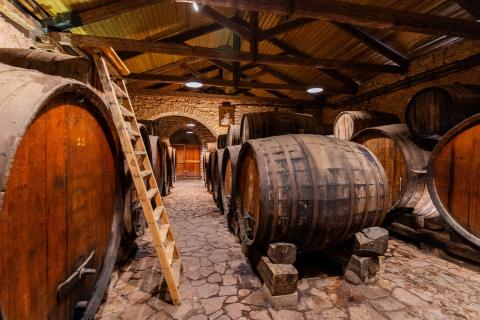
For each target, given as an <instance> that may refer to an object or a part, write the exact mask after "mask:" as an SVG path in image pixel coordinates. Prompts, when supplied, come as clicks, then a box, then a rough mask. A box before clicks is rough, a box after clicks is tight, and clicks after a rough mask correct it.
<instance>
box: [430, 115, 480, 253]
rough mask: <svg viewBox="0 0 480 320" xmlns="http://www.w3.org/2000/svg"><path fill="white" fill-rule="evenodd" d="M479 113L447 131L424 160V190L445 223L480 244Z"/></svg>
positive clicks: (474, 242)
mask: <svg viewBox="0 0 480 320" xmlns="http://www.w3.org/2000/svg"><path fill="white" fill-rule="evenodd" d="M479 181H480V115H475V116H473V117H471V118H469V119H467V120H465V121H463V122H462V123H460V124H459V125H457V126H455V127H454V128H453V129H452V130H450V131H448V132H447V133H446V134H445V135H444V136H443V137H442V139H441V140H440V141H439V143H438V144H437V146H436V147H435V149H434V150H433V152H432V156H431V158H430V161H429V163H428V189H429V191H430V195H431V196H432V200H433V203H434V204H435V206H436V207H437V209H438V211H439V212H440V214H441V215H442V217H443V218H445V220H446V221H447V222H448V224H449V225H450V226H451V227H452V228H453V229H455V230H456V231H457V232H458V233H460V234H461V235H462V236H463V237H465V238H466V239H467V240H469V241H471V242H472V243H473V244H475V245H477V246H480V197H479V195H480V183H479Z"/></svg>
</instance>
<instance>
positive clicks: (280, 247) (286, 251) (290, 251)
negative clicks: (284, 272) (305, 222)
mask: <svg viewBox="0 0 480 320" xmlns="http://www.w3.org/2000/svg"><path fill="white" fill-rule="evenodd" d="M267 255H268V257H269V258H270V261H272V262H273V263H283V264H293V263H294V262H295V260H296V258H297V246H296V245H294V244H291V243H287V242H275V243H271V244H270V245H269V246H268V251H267Z"/></svg>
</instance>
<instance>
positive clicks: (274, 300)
mask: <svg viewBox="0 0 480 320" xmlns="http://www.w3.org/2000/svg"><path fill="white" fill-rule="evenodd" d="M262 288H263V294H264V296H265V300H267V302H268V304H269V305H271V306H272V307H274V308H279V307H287V306H296V305H297V303H298V292H297V291H295V292H294V293H290V294H282V295H279V296H273V295H272V294H271V293H270V290H269V289H268V288H267V286H266V285H265V284H263V287H262Z"/></svg>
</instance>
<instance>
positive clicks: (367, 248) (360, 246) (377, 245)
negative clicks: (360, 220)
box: [353, 227, 389, 257]
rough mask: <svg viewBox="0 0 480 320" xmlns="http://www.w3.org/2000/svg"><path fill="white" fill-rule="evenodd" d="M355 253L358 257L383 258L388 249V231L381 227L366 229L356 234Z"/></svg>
mask: <svg viewBox="0 0 480 320" xmlns="http://www.w3.org/2000/svg"><path fill="white" fill-rule="evenodd" d="M354 238H355V240H354V241H355V242H354V245H353V253H354V254H355V255H357V256H364V257H373V256H383V255H384V254H385V252H386V251H387V249H388V238H389V235H388V231H387V230H386V229H384V228H380V227H370V228H365V229H363V230H362V231H360V232H357V233H356V234H355V237H354Z"/></svg>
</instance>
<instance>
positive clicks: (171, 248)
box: [165, 240, 175, 266]
mask: <svg viewBox="0 0 480 320" xmlns="http://www.w3.org/2000/svg"><path fill="white" fill-rule="evenodd" d="M174 251H175V240H172V241H170V242H168V244H167V248H166V249H165V255H166V256H167V260H168V265H169V266H171V265H172V261H173V252H174Z"/></svg>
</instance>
